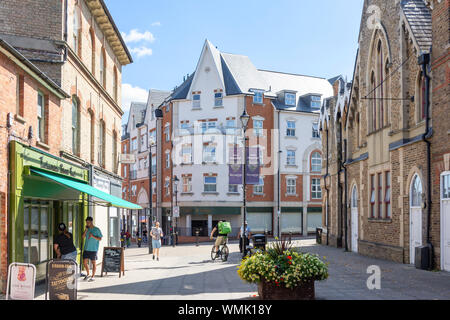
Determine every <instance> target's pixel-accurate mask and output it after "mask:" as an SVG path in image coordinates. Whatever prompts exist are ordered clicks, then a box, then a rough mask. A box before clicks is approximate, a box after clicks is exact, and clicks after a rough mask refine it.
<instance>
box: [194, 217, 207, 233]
mask: <svg viewBox="0 0 450 320" xmlns="http://www.w3.org/2000/svg"><path fill="white" fill-rule="evenodd" d="M197 230H198V231H199V236H200V237H207V236H208V220H192V234H193V235H195V231H197Z"/></svg>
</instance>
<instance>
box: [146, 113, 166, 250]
mask: <svg viewBox="0 0 450 320" xmlns="http://www.w3.org/2000/svg"><path fill="white" fill-rule="evenodd" d="M155 118H156V126H155V128H156V129H155V130H156V135H155V139H158V134H157V130H158V120H160V119H162V118H163V113H162V110H161V109H156V110H155ZM147 129H148V128H147ZM147 144H148V149H149V164H148V178H149V179H148V186H149V195H150V199H149V201H148V206H149V208H148V209H149V217H148V226H147V241H148V254H152V253H153V244H152V241H151V239H150V232H151V231H152V227H153V154H152V147H156V146H157V144H156V142H155V141H153V139H152V141H150V132H147ZM157 151H158V149H157ZM156 180H158V178H157V179H156Z"/></svg>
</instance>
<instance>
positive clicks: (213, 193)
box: [202, 192, 219, 196]
mask: <svg viewBox="0 0 450 320" xmlns="http://www.w3.org/2000/svg"><path fill="white" fill-rule="evenodd" d="M202 195H206V196H208V195H219V193H218V192H202Z"/></svg>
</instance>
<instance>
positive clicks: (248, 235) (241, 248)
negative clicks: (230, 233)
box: [239, 223, 252, 253]
mask: <svg viewBox="0 0 450 320" xmlns="http://www.w3.org/2000/svg"><path fill="white" fill-rule="evenodd" d="M246 224H247V228H246V229H245V235H244V225H242V226H241V230H239V251H240V252H241V253H242V252H243V251H244V245H245V246H248V245H249V244H250V238H251V237H252V232H251V230H250V227H249V226H248V223H246ZM244 243H245V244H244Z"/></svg>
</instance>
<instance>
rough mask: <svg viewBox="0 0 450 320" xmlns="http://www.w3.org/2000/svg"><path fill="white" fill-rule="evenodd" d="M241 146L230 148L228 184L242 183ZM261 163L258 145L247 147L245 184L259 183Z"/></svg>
mask: <svg viewBox="0 0 450 320" xmlns="http://www.w3.org/2000/svg"><path fill="white" fill-rule="evenodd" d="M241 152H242V148H237V147H231V148H230V158H229V159H230V162H229V163H230V164H229V184H233V185H235V184H243V181H242V177H243V167H244V166H243V165H242V164H241ZM260 171H261V164H260V158H259V147H256V148H255V147H253V148H247V166H246V181H245V182H246V184H247V185H259V178H260Z"/></svg>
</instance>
